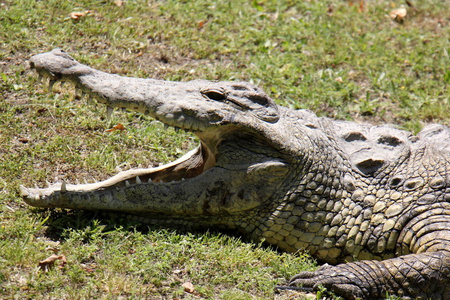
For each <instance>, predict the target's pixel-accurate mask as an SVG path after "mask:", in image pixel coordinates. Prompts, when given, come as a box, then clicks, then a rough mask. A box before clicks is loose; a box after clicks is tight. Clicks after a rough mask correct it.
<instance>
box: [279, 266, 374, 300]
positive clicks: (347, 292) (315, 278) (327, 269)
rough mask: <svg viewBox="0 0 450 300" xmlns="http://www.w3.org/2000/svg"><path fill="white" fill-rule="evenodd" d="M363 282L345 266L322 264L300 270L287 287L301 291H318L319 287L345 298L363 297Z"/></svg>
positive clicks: (364, 293)
mask: <svg viewBox="0 0 450 300" xmlns="http://www.w3.org/2000/svg"><path fill="white" fill-rule="evenodd" d="M363 285H364V284H363V283H362V281H361V278H358V277H357V276H356V275H355V274H354V273H353V272H350V271H349V270H347V268H345V267H341V266H335V267H333V266H330V265H324V266H322V267H321V268H320V269H319V270H317V271H315V272H301V273H300V274H297V275H296V276H294V277H293V278H292V279H291V280H290V282H289V286H288V287H287V288H293V289H298V290H302V291H307V292H311V291H319V290H320V288H321V287H324V288H326V289H327V290H328V291H330V292H333V293H334V294H335V295H338V296H342V297H344V298H345V299H358V298H363V299H365V297H364V295H367V291H364V288H362V287H361V286H363Z"/></svg>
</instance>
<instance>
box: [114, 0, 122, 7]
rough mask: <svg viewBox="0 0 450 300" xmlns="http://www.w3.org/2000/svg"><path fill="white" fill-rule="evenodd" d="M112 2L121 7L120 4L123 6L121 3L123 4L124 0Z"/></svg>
mask: <svg viewBox="0 0 450 300" xmlns="http://www.w3.org/2000/svg"><path fill="white" fill-rule="evenodd" d="M114 4H115V5H116V6H118V7H121V6H123V5H124V4H125V1H122V0H115V1H114Z"/></svg>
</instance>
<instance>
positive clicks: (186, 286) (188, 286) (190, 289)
mask: <svg viewBox="0 0 450 300" xmlns="http://www.w3.org/2000/svg"><path fill="white" fill-rule="evenodd" d="M181 286H182V287H183V288H184V291H185V292H186V293H189V294H195V293H196V291H195V287H194V285H193V284H192V283H191V282H185V283H183V284H182V285H181Z"/></svg>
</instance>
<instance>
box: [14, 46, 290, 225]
mask: <svg viewBox="0 0 450 300" xmlns="http://www.w3.org/2000/svg"><path fill="white" fill-rule="evenodd" d="M30 66H31V68H32V69H35V70H36V71H37V72H38V74H39V76H40V77H42V76H43V77H46V78H48V80H49V84H50V86H52V85H53V84H54V83H55V82H56V81H71V82H73V83H74V84H75V85H76V87H77V88H79V89H81V90H82V91H83V93H86V94H88V95H89V96H90V97H93V98H94V99H96V100H97V101H98V102H100V103H103V104H105V105H107V107H108V112H109V113H110V112H111V111H112V110H113V109H114V108H124V109H129V110H133V111H138V112H141V113H143V114H146V115H150V116H151V117H153V118H155V119H157V120H159V121H161V122H163V123H164V124H166V125H168V126H173V127H175V128H176V129H184V130H186V131H189V132H193V133H194V134H195V135H197V136H198V138H199V139H200V145H199V146H198V147H197V148H196V149H193V150H192V151H190V152H189V153H187V154H186V155H184V156H183V157H181V158H179V159H178V160H176V161H174V162H171V163H168V164H166V165H163V166H160V167H156V168H149V169H132V170H128V171H124V172H120V173H119V174H117V175H115V176H113V177H112V178H110V179H107V180H105V181H102V182H96V183H91V184H77V185H75V184H69V183H65V182H62V183H56V184H52V185H49V187H47V188H42V189H40V188H26V187H21V193H22V195H23V197H24V199H25V201H26V202H27V203H28V204H30V205H32V206H37V207H62V208H71V209H92V210H112V211H120V212H126V213H131V214H136V215H143V216H147V217H149V218H150V219H160V218H165V219H166V218H167V215H172V216H176V217H177V218H178V219H180V220H186V219H194V220H195V221H196V222H197V221H198V220H200V219H202V218H201V217H196V216H208V218H207V220H208V222H211V223H214V222H216V223H221V222H225V223H226V222H230V220H232V221H231V222H232V223H233V222H234V223H236V222H237V221H236V220H240V219H242V216H246V217H249V216H250V215H253V214H252V213H249V211H250V210H255V209H256V210H257V209H258V207H264V206H265V207H267V205H264V206H263V204H264V203H266V202H268V201H271V199H272V198H273V197H272V195H273V194H275V193H277V192H278V189H279V188H280V185H282V183H283V178H284V177H285V176H288V175H287V174H288V173H289V163H288V161H287V159H288V155H286V156H283V148H285V145H286V142H285V139H288V138H289V135H288V134H287V133H286V131H285V130H280V128H283V127H280V126H282V125H281V123H283V120H282V119H283V118H282V112H281V108H279V107H278V106H277V105H276V104H275V102H274V101H273V100H272V99H271V98H270V97H268V96H267V95H266V94H265V93H264V92H263V91H262V90H261V89H259V88H258V87H256V86H254V85H252V84H249V83H245V82H211V81H204V80H195V81H189V82H171V81H163V80H154V79H138V78H130V77H122V76H118V75H112V74H108V73H105V72H101V71H98V70H95V69H93V68H90V67H88V66H86V65H83V64H81V63H79V62H77V61H76V60H74V59H73V58H72V57H71V56H69V55H68V54H66V53H65V52H64V51H62V50H59V49H56V50H53V51H51V52H48V53H43V54H39V55H35V56H33V57H32V58H31V59H30ZM255 215H256V213H255ZM213 216H217V217H216V218H214V217H213ZM214 220H215V221H214ZM180 222H181V221H180ZM183 224H184V223H183Z"/></svg>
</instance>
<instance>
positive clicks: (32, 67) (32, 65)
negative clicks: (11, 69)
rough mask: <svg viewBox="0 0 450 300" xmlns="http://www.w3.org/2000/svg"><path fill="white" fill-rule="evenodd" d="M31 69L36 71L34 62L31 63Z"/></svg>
mask: <svg viewBox="0 0 450 300" xmlns="http://www.w3.org/2000/svg"><path fill="white" fill-rule="evenodd" d="M30 68H31V69H34V62H32V61H30Z"/></svg>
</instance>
